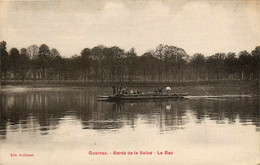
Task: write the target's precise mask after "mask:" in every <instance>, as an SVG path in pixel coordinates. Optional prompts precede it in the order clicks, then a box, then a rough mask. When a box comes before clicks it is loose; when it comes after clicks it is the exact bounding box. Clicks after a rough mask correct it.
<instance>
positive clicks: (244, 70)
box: [238, 50, 254, 80]
mask: <svg viewBox="0 0 260 165" xmlns="http://www.w3.org/2000/svg"><path fill="white" fill-rule="evenodd" d="M238 55H239V58H238V62H239V71H240V73H241V79H242V80H249V79H250V75H251V73H253V70H254V69H253V68H254V67H253V65H254V62H253V60H254V59H253V56H252V55H251V54H250V53H248V52H247V51H246V50H244V51H241V52H240V53H239V54H238Z"/></svg>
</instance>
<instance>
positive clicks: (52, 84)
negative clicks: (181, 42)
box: [2, 80, 258, 87]
mask: <svg viewBox="0 0 260 165" xmlns="http://www.w3.org/2000/svg"><path fill="white" fill-rule="evenodd" d="M7 85H11V86H32V87H68V86H78V87H88V86H95V87H111V86H112V85H115V86H116V85H121V86H129V87H158V86H177V87H178V86H200V85H203V86H205V85H210V86H222V85H223V86H227V85H228V86H229V85H231V86H248V87H249V86H255V85H256V86H257V85H258V82H257V81H241V80H221V81H181V82H113V83H112V82H82V81H16V80H8V81H7V80H6V81H2V86H7Z"/></svg>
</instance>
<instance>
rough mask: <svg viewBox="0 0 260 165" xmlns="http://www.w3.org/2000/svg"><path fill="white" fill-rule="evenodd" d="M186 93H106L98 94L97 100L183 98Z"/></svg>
mask: <svg viewBox="0 0 260 165" xmlns="http://www.w3.org/2000/svg"><path fill="white" fill-rule="evenodd" d="M187 95H188V94H179V93H175V94H161V95H158V94H157V95H107V96H98V97H97V99H98V100H99V101H120V100H149V99H151V100H154V99H171V98H174V99H176V98H184V96H187Z"/></svg>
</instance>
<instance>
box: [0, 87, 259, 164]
mask: <svg viewBox="0 0 260 165" xmlns="http://www.w3.org/2000/svg"><path fill="white" fill-rule="evenodd" d="M147 90H151V89H147ZM180 90H183V89H180ZM204 90H205V91H207V93H210V94H212V95H220V94H222V95H221V97H218V98H215V97H212V98H210V97H205V95H203V92H201V91H200V92H197V93H196V92H194V91H185V92H191V93H192V95H193V97H189V98H185V99H175V100H173V99H170V100H147V101H135V102H127V101H125V102H100V101H97V100H96V96H97V95H99V94H103V93H108V92H110V89H109V88H97V87H93V88H91V87H89V88H23V87H20V88H18V87H16V88H6V89H3V90H2V91H1V92H0V100H1V106H0V108H1V109H0V110H1V116H0V117H1V120H0V164H3V165H12V164H39V165H41V164H44V165H45V164H49V165H52V164H53V165H56V164H63V165H72V164H77V165H79V164H160V165H161V164H185V165H186V164H187V165H192V164H194V165H197V164H200V165H204V164H205V165H209V164H211V165H215V164H216V165H232V164H234V165H236V164H243V165H247V164H248V165H249V164H250V165H251V164H258V163H260V162H259V160H260V157H259V155H260V141H259V139H260V119H259V97H255V96H253V95H251V94H250V91H249V92H248V91H242V90H233V92H232V91H229V90H228V89H227V90H221V91H220V90H219V89H215V88H210V87H209V88H206V89H204ZM198 91H199V88H198ZM198 93H199V94H198ZM195 96H196V97H195ZM104 154H106V155H104Z"/></svg>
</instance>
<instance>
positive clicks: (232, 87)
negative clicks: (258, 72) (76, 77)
mask: <svg viewBox="0 0 260 165" xmlns="http://www.w3.org/2000/svg"><path fill="white" fill-rule="evenodd" d="M113 85H114V86H119V85H120V86H122V87H126V86H127V87H128V88H133V89H142V90H145V91H149V92H151V91H154V89H155V88H157V87H163V88H165V87H166V86H170V87H171V89H172V91H174V92H179V93H189V94H191V95H199V96H200V95H223V94H227V95H233V94H250V95H259V93H260V89H259V83H258V82H257V81H238V80H232V81H230V80H226V81H199V82H196V81H195V82H194V81H186V82H161V83H158V82H114V83H109V82H79V81H63V82H57V81H44V82H43V81H4V82H3V83H2V87H1V91H6V90H7V91H10V89H11V88H23V89H19V90H18V91H20V90H21V91H23V90H24V88H27V89H26V90H28V89H31V88H34V89H35V88H39V90H46V89H48V90H57V88H59V89H58V90H60V89H61V88H62V90H64V89H65V90H69V89H72V88H82V89H81V90H84V89H89V88H100V89H101V91H103V92H110V93H111V92H112V91H110V90H112V88H111V87H112V86H113ZM110 88H111V89H110ZM15 91H17V90H16V89H15ZM100 94H102V92H101V93H100Z"/></svg>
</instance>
